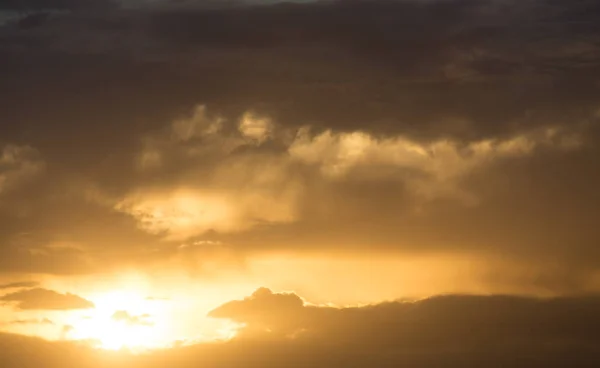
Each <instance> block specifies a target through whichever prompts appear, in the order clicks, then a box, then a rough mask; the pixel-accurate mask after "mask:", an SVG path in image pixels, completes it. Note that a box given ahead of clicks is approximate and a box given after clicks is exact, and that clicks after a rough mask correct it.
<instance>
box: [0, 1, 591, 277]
mask: <svg viewBox="0 0 600 368" xmlns="http://www.w3.org/2000/svg"><path fill="white" fill-rule="evenodd" d="M36 4H37V3H36ZM40 4H41V3H40ZM57 4H58V2H57ZM60 4H63V3H60ZM65 4H66V3H65ZM61 6H63V5H61ZM599 13H600V11H599V9H598V6H597V4H596V2H594V1H573V2H559V1H551V0H529V1H525V2H523V1H519V2H514V1H501V2H496V1H468V0H454V1H334V2H314V3H301V4H300V3H298V4H291V3H286V4H275V5H269V6H244V7H233V8H231V7H225V6H223V7H221V8H219V7H216V8H215V7H212V8H211V9H206V8H194V9H191V8H189V7H185V8H179V7H144V6H138V7H136V8H127V9H120V10H119V9H113V10H111V11H98V12H88V11H81V12H80V11H76V12H72V13H61V14H55V15H53V16H52V17H50V18H48V19H47V20H46V21H45V22H44V23H43V24H41V25H39V26H38V27H35V28H32V29H20V28H18V27H15V26H13V25H10V24H7V25H5V26H4V27H2V28H1V30H0V39H1V40H2V42H1V46H0V70H1V73H2V80H3V83H2V84H1V85H0V94H1V95H2V96H3V98H2V99H1V100H0V111H2V116H3V121H6V122H7V123H6V124H3V125H2V127H1V128H0V130H1V135H2V139H3V141H4V142H5V143H6V146H5V147H10V148H5V151H6V152H9V151H7V150H9V149H12V150H16V149H20V151H19V152H23V154H21V156H15V157H14V158H13V159H12V161H10V162H7V165H8V164H9V163H10V165H11V167H12V168H14V169H13V170H12V171H10V172H9V173H7V174H4V173H2V174H0V175H3V176H2V177H4V176H6V178H7V183H10V182H16V181H17V180H18V183H19V185H11V189H10V192H8V189H7V193H10V196H9V195H8V194H3V192H0V196H1V197H0V216H1V217H2V224H3V225H2V227H3V229H2V233H1V248H0V255H1V257H0V259H1V261H0V269H1V270H6V271H10V272H19V271H22V272H36V271H39V272H44V273H55V274H74V273H88V272H97V270H98V269H99V268H100V269H101V268H102V267H106V266H115V267H117V266H118V265H122V264H130V263H137V262H142V263H145V262H149V261H151V260H152V259H161V257H162V258H164V257H170V256H173V254H174V253H173V252H174V249H176V247H177V246H179V245H180V244H181V241H183V240H190V241H199V240H200V241H201V240H203V239H204V238H203V236H205V235H206V234H207V233H210V231H214V232H215V233H216V234H217V236H216V238H217V240H219V241H223V242H226V243H227V244H230V245H231V248H232V249H233V250H234V251H242V250H243V252H246V253H252V252H253V250H258V249H261V250H265V249H266V250H270V249H274V248H277V249H293V250H295V249H323V248H334V249H347V248H351V249H354V250H357V251H359V252H360V250H361V249H365V248H367V247H368V248H369V249H370V250H373V249H386V250H390V249H391V250H394V251H398V252H418V251H422V250H427V251H430V250H431V251H441V252H454V251H466V252H482V253H484V254H495V255H498V254H500V255H502V257H514V258H517V259H536V260H537V262H551V263H552V262H553V263H556V262H557V260H560V262H564V263H565V264H568V267H567V268H570V269H573V268H579V267H583V268H585V269H586V271H585V272H586V273H587V272H593V271H594V269H595V265H596V264H597V262H598V261H600V254H599V253H598V250H597V249H598V247H597V246H596V245H597V242H598V240H599V239H600V233H598V227H597V226H595V222H594V219H595V218H597V217H598V216H599V215H600V213H599V212H598V211H599V208H600V198H599V197H598V195H597V191H596V189H595V188H597V187H598V185H600V177H599V176H598V172H599V171H598V170H597V169H596V168H597V163H596V160H595V157H596V156H598V144H597V143H598V119H599V115H598V111H599V109H600V104H599V101H598V96H599V95H600V93H599V92H600V91H599V88H600V81H599V80H598V79H597V78H596V77H595V76H596V75H600V73H599V70H598V65H600V64H599V63H598V60H599V55H600V53H599V49H598V42H599V41H600V39H599V37H600V32H599V29H598V27H597V24H600V22H599V21H598V17H599V15H598V14H599ZM199 106H203V109H204V110H199ZM194 111H196V112H194ZM198 111H201V113H199V112H198ZM249 113H252V114H253V116H255V117H258V118H263V119H269V121H270V122H271V123H272V125H273V127H274V128H272V129H274V130H273V131H272V132H271V133H268V134H267V133H265V134H267V135H265V136H264V137H262V138H256V137H257V136H254V138H251V136H250V135H247V136H245V138H244V137H241V138H240V137H239V135H240V134H241V135H244V134H256V131H255V132H254V133H244V132H241V131H239V129H238V127H237V125H238V124H240V122H241V121H243V120H244V119H245V118H244V117H245V116H247V114H249ZM194 114H195V115H194ZM202 114H205V115H202ZM194 119H196V120H194ZM198 119H200V120H198ZM202 119H204V120H202ZM211 119H212V120H211ZM218 119H221V120H219V121H222V126H223V127H222V129H221V130H219V131H218V134H216V133H214V132H213V133H210V134H212V135H211V136H208V135H206V134H207V133H206V132H205V133H200V131H199V130H198V131H194V130H193V129H191V128H190V127H191V126H192V125H194V124H196V125H194V126H197V127H199V126H200V125H201V124H208V122H209V121H213V120H214V121H217V120H218ZM178 124H179V125H178ZM182 124H183V125H182ZM185 124H188V128H186V129H188V130H187V132H188V133H186V134H188V135H181V134H183V133H182V132H184V131H182V130H181V129H182V128H181V127H182V126H185ZM189 124H191V125H189ZM198 124H199V125H198ZM303 126H310V127H312V130H310V132H309V133H306V135H298V132H299V131H298V129H299V128H300V127H303ZM177 129H179V130H177ZM190 129H191V130H190ZM198 129H199V128H198ZM269 129H271V128H269ZM190 132H192V133H190ZM194 132H195V133H194ZM248 132H250V131H248ZM178 134H179V135H178ZM189 134H191V135H189ZM202 134H205V135H204V136H203V135H202ZM236 134H237V135H236ZM294 137H297V138H296V139H295V140H294ZM253 139H254V141H252V140H253ZM208 142H212V143H210V144H209V143H208ZM240 142H241V143H240ZM352 144H362V146H359V148H357V150H358V151H352V149H351V148H349V147H350V145H352ZM326 146H327V147H330V148H328V149H325V148H324V147H326ZM228 147H231V148H228ZM410 147H413V148H414V147H420V148H417V149H416V150H415V149H412V151H411V148H410ZM419 150H421V151H419ZM352 152H355V153H352ZM356 152H358V153H356ZM415 152H421V153H415ZM25 153H27V155H25ZM352 155H354V156H352ZM411 155H412V156H411ZM7 157H8V156H7ZM227 167H240V168H243V169H240V170H236V171H233V170H230V171H227ZM18 168H27V170H29V171H27V172H19V171H15V170H18ZM34 169H35V170H34ZM42 169H43V170H42ZM34 174H35V175H34ZM251 180H254V181H253V182H252V181H251ZM0 185H1V184H0ZM183 187H187V188H189V187H196V188H202V189H203V190H211V191H214V188H222V189H223V191H224V192H226V193H225V194H223V196H224V197H223V198H221V199H219V201H221V200H222V202H223V203H226V204H227V203H247V205H245V207H244V206H241V207H240V208H238V209H236V210H235V216H237V217H236V218H235V220H231V219H230V218H228V219H227V221H226V220H224V219H222V218H219V217H218V216H220V215H215V216H217V217H215V218H211V219H210V221H209V220H206V221H208V222H205V223H202V224H197V226H196V227H194V228H191V227H190V228H186V229H178V228H174V227H173V224H174V223H180V222H168V221H162V222H161V223H160V224H158V223H157V222H156V218H155V217H153V216H154V215H153V213H156V212H153V211H157V210H159V209H160V210H165V208H162V207H161V206H163V207H164V206H165V203H169V202H161V203H158V202H156V201H155V200H154V199H153V198H154V197H152V195H154V196H155V193H163V194H164V195H165V196H166V197H167V196H168V195H174V194H173V193H174V192H175V191H176V190H177V189H178V188H183ZM0 188H1V187H0ZM211 188H212V189H211ZM250 191H252V192H253V193H254V194H252V195H247V194H246V192H250ZM151 193H154V194H152V195H151ZM240 193H241V194H240ZM234 194H235V196H238V197H235V196H234ZM151 197H152V198H151ZM166 197H165V198H166ZM171 203H173V202H171ZM220 204H222V203H221V202H218V203H217V204H215V205H220ZM275 204H276V205H275ZM204 205H205V203H204V202H202V203H200V202H198V204H197V206H198V207H201V206H204ZM115 208H118V209H119V211H114V209H115ZM186 211H187V210H186ZM215 211H217V210H211V212H213V213H214V212H215ZM267 212H268V213H267ZM174 213H179V212H177V211H174ZM416 213H418V215H416ZM142 218H143V219H144V220H142ZM186 221H187V220H186ZM192 223H193V221H192ZM256 224H262V225H264V226H256ZM22 234H28V235H27V236H25V237H24V236H23V235H22ZM164 237H167V238H168V239H170V240H173V241H174V242H175V243H176V244H174V246H173V247H172V248H170V249H171V250H172V251H171V252H170V251H168V250H164V251H161V252H158V253H156V252H150V251H149V250H148V249H150V248H152V249H154V248H156V247H157V246H156V244H158V243H161V241H162V240H161V239H163V238H164ZM213 238H215V236H213ZM63 243H68V244H71V245H72V246H71V245H70V246H68V247H64V246H54V245H53V244H63ZM161 249H167V248H164V247H162V248H161ZM169 252H170V253H169ZM9 260H10V261H9Z"/></svg>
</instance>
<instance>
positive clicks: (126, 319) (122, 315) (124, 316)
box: [111, 310, 153, 326]
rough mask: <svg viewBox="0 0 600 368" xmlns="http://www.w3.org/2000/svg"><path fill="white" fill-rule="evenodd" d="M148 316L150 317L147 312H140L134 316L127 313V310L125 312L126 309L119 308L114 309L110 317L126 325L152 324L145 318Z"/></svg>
mask: <svg viewBox="0 0 600 368" xmlns="http://www.w3.org/2000/svg"><path fill="white" fill-rule="evenodd" d="M149 317H150V315H149V314H142V315H140V316H134V315H131V314H129V312H127V311H124V310H119V311H116V312H115V313H113V315H112V317H111V318H112V320H113V321H117V322H123V323H126V324H128V325H138V326H152V325H153V323H152V322H150V321H147V320H146V319H147V318H149Z"/></svg>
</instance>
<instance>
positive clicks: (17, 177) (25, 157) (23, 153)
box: [0, 145, 44, 195]
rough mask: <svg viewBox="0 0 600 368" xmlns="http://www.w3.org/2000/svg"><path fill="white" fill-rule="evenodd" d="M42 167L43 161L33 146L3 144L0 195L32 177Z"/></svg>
mask: <svg viewBox="0 0 600 368" xmlns="http://www.w3.org/2000/svg"><path fill="white" fill-rule="evenodd" d="M43 169H44V162H43V161H42V160H41V159H40V157H39V153H38V152H37V150H35V149H34V148H32V147H29V146H17V145H5V146H4V148H3V149H2V152H1V154H0V195H1V194H4V192H6V191H8V190H10V189H11V188H14V187H15V186H16V185H18V184H22V183H23V182H25V181H27V180H30V179H32V178H34V177H35V176H36V175H37V174H39V173H40V172H41V171H42V170H43Z"/></svg>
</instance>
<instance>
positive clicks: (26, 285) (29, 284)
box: [0, 281, 40, 290]
mask: <svg viewBox="0 0 600 368" xmlns="http://www.w3.org/2000/svg"><path fill="white" fill-rule="evenodd" d="M39 284H40V283H39V282H36V281H19V282H11V283H9V284H2V285H0V290H2V289H14V288H19V289H20V288H34V287H36V286H38V285H39Z"/></svg>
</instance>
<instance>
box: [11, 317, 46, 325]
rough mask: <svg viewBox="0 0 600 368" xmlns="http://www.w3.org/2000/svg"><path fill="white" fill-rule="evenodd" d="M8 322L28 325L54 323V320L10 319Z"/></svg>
mask: <svg viewBox="0 0 600 368" xmlns="http://www.w3.org/2000/svg"><path fill="white" fill-rule="evenodd" d="M8 323H9V324H12V325H28V324H35V325H54V322H52V321H51V320H49V319H48V318H41V319H16V320H13V321H10V322H8Z"/></svg>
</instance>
